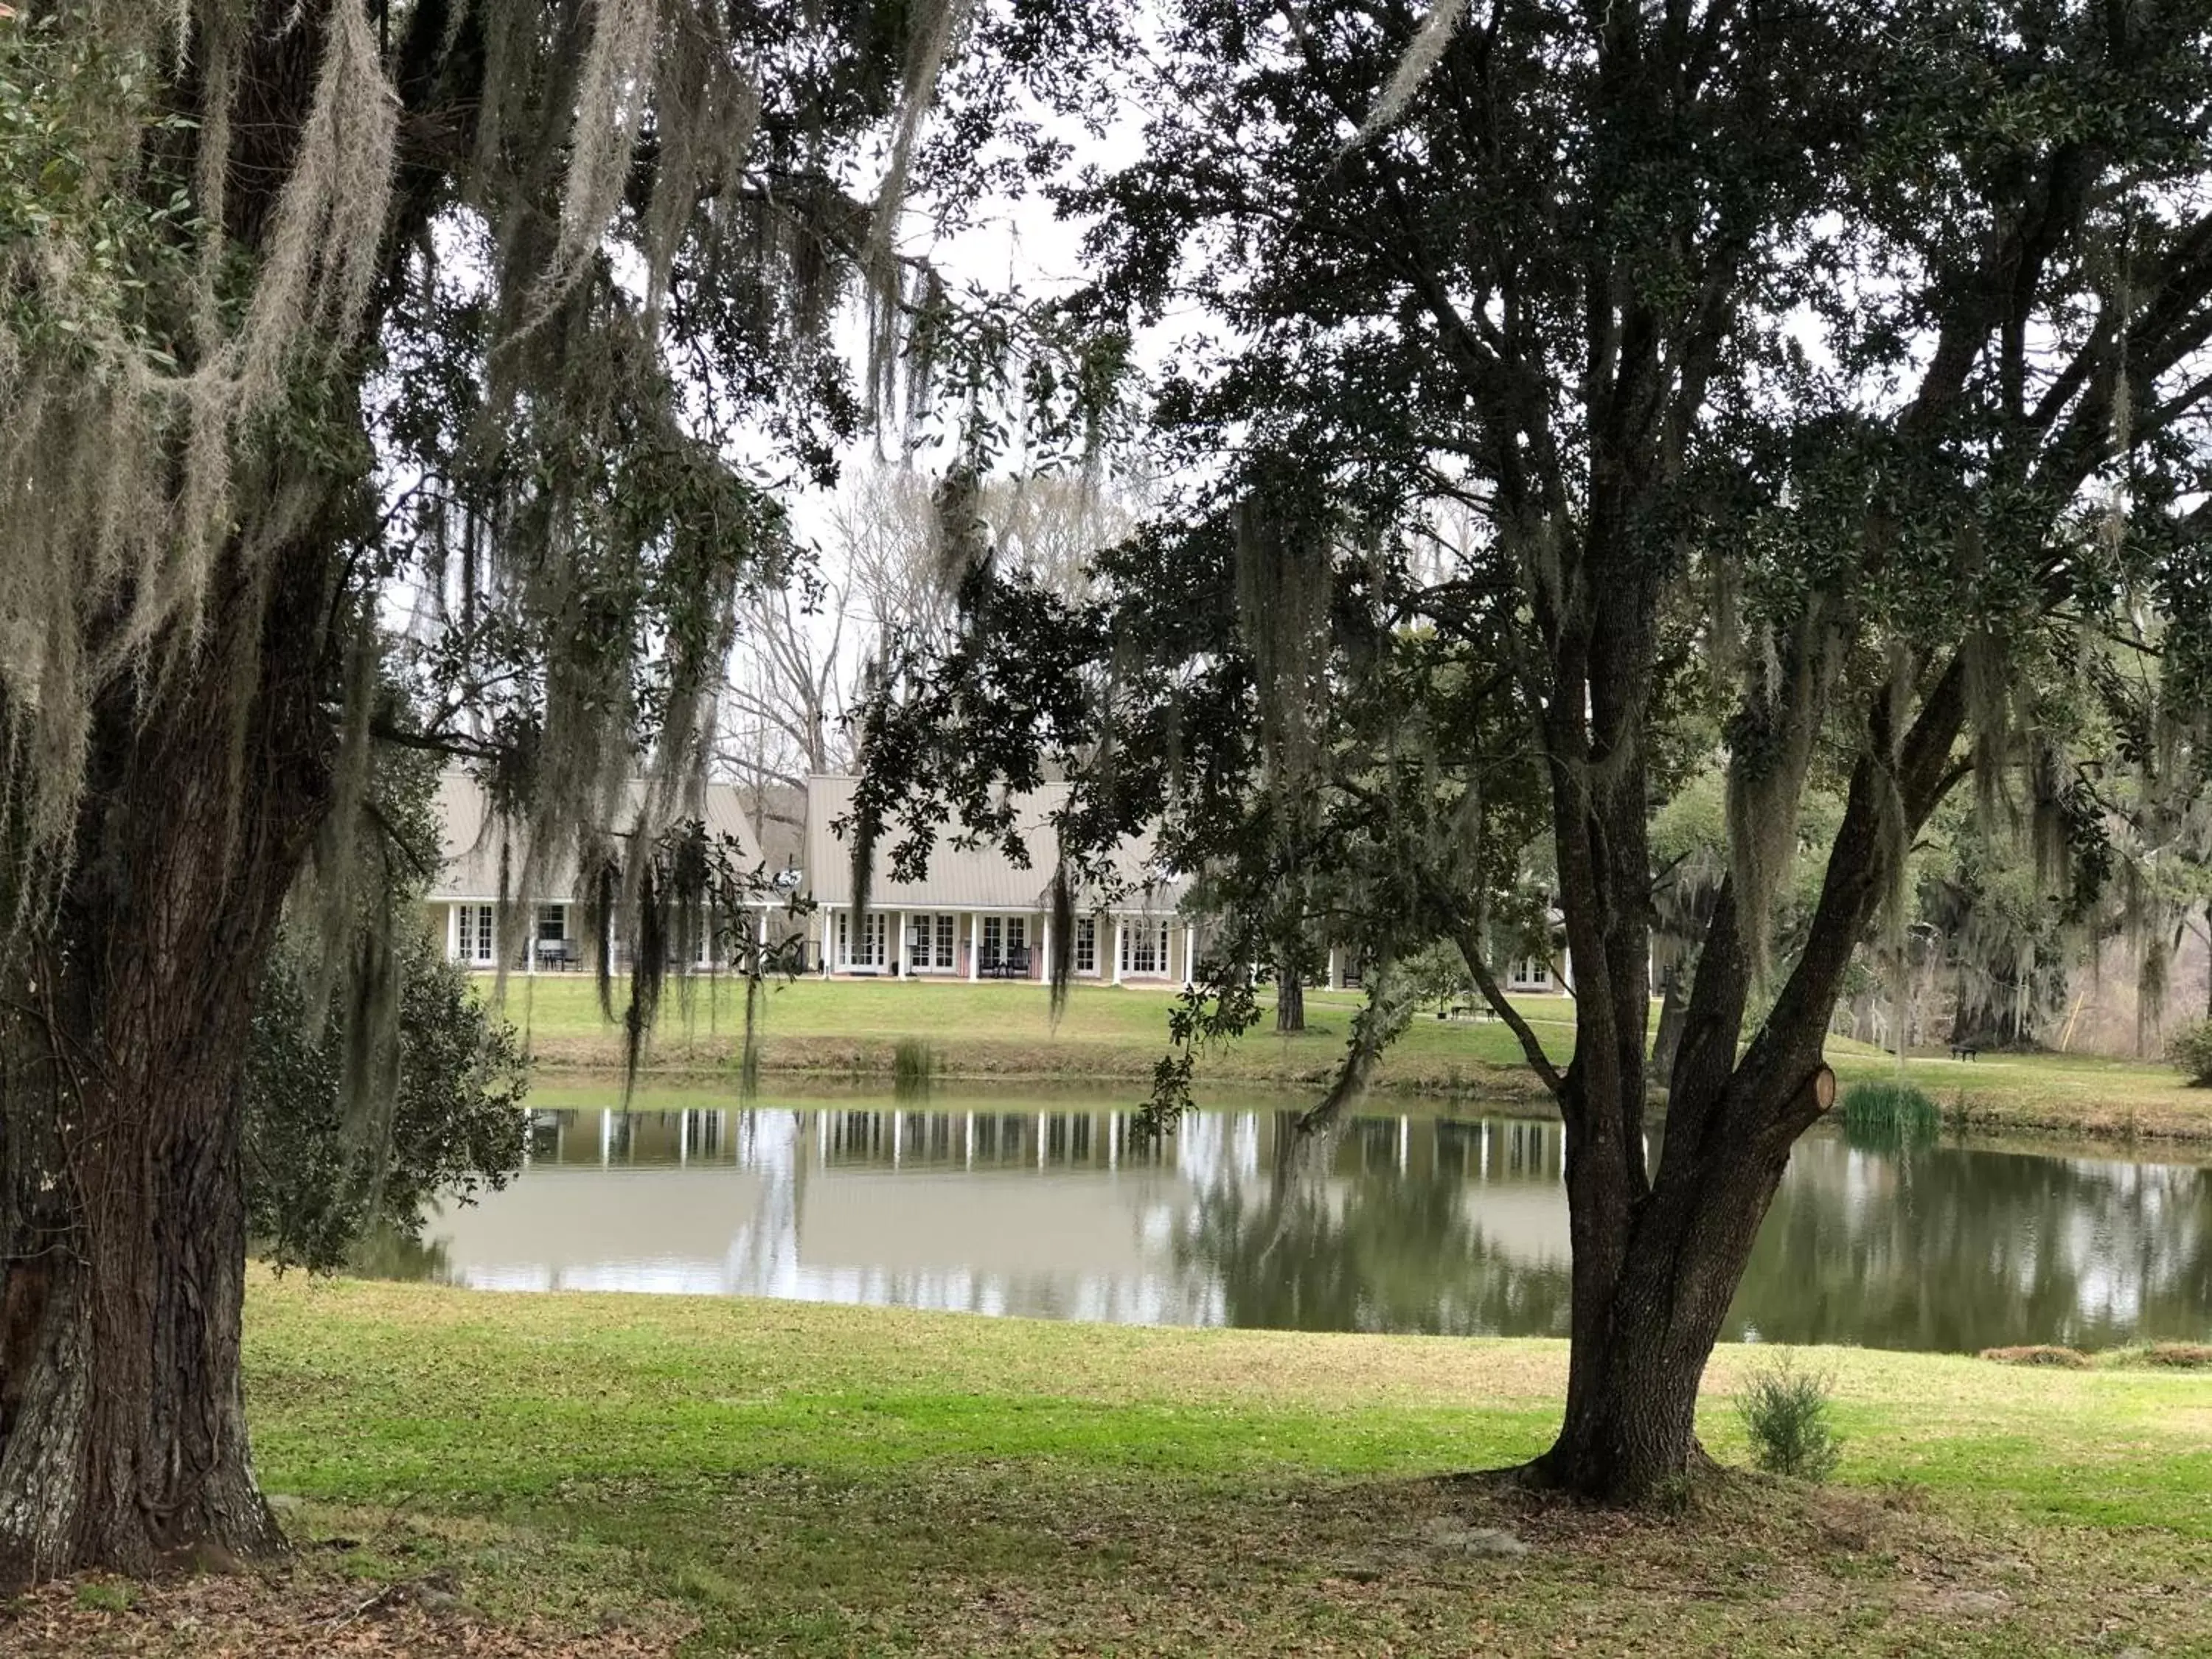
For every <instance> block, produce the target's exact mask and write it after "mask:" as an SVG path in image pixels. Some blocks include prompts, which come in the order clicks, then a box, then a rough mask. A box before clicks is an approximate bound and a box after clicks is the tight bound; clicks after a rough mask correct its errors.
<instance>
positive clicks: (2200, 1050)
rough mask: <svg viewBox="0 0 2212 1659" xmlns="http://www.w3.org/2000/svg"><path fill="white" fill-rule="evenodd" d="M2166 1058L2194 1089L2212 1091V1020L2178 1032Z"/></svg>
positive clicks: (2174, 1035) (2173, 1038) (2199, 1021)
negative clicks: (2177, 1068)
mask: <svg viewBox="0 0 2212 1659" xmlns="http://www.w3.org/2000/svg"><path fill="white" fill-rule="evenodd" d="M2166 1058H2167V1059H2168V1060H2172V1062H2173V1063H2174V1065H2175V1066H2177V1067H2179V1070H2180V1072H2181V1074H2182V1076H2184V1077H2185V1078H2187V1079H2189V1081H2190V1083H2191V1085H2193V1086H2194V1087H2197V1088H2199V1089H2212V1019H2200V1020H2198V1021H2197V1023H2196V1024H2193V1025H2185V1026H2183V1027H2182V1028H2181V1029H2180V1030H2178V1031H2176V1032H2175V1033H2174V1034H2173V1036H2172V1038H2171V1039H2170V1040H2169V1041H2168V1042H2167V1043H2166Z"/></svg>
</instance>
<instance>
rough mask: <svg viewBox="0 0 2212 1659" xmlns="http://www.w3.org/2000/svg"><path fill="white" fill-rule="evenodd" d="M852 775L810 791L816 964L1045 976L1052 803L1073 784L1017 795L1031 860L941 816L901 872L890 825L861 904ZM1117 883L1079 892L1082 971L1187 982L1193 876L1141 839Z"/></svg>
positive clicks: (920, 973)
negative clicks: (1022, 860) (848, 837)
mask: <svg viewBox="0 0 2212 1659" xmlns="http://www.w3.org/2000/svg"><path fill="white" fill-rule="evenodd" d="M854 782H855V780H854V779H852V778H849V777H819V776H817V777H813V778H810V779H809V780H807V791H806V849H807V850H806V882H807V884H808V886H809V887H810V888H811V891H812V894H813V897H814V900H815V902H816V903H817V906H819V908H818V910H817V914H816V916H815V931H814V935H813V937H814V940H815V954H814V958H813V961H814V965H816V966H817V967H818V968H819V969H821V970H822V971H823V972H824V973H829V974H849V975H857V976H876V975H883V976H886V977H888V976H899V977H909V976H910V977H913V978H916V979H932V978H934V979H969V980H975V979H1027V980H1042V979H1044V978H1046V977H1047V976H1048V974H1049V972H1050V963H1051V962H1052V952H1053V949H1054V939H1053V937H1052V927H1053V922H1052V878H1053V871H1054V868H1055V866H1056V865H1057V862H1058V860H1059V855H1060V842H1059V837H1058V836H1057V835H1056V834H1055V833H1054V829H1053V826H1052V823H1051V817H1050V815H1051V814H1052V812H1053V811H1054V810H1055V809H1056V808H1058V807H1059V806H1060V805H1062V804H1063V803H1064V802H1065V801H1066V799H1067V795H1068V786H1067V785H1066V784H1047V785H1045V786H1044V787H1042V788H1041V789H1038V790H1036V791H1035V792H1033V793H1030V794H1027V795H1024V796H1023V797H1021V798H1020V799H1018V801H1017V802H1016V803H1015V823H1016V827H1017V828H1018V830H1019V832H1020V835H1021V838H1022V841H1023V842H1024V846H1025V847H1026V848H1027V849H1028V852H1029V860H1030V861H1029V865H1028V867H1027V868H1024V867H1022V866H1018V865H1016V864H1015V863H1014V861H1013V860H1012V859H1010V858H1008V857H1007V856H1006V854H1005V853H1004V852H1003V851H1001V850H1000V848H998V847H996V846H985V847H975V848H963V847H959V846H956V845H955V844H954V841H955V837H956V836H957V831H958V826H957V824H948V825H946V826H945V827H944V828H942V829H940V830H939V836H938V839H937V843H936V845H935V847H934V848H933V849H932V851H931V854H930V860H929V872H928V874H927V876H926V877H925V878H923V879H921V880H920V881H911V882H909V881H896V880H894V879H892V877H891V872H890V858H891V848H892V846H893V845H894V844H895V843H896V841H897V839H898V836H899V831H898V829H897V828H896V826H893V828H892V829H891V830H890V833H889V834H887V836H885V838H884V843H883V844H882V845H881V846H879V847H878V848H877V849H876V852H877V859H876V863H877V869H876V873H875V876H874V878H873V881H872V885H871V887H870V890H869V894H868V908H867V912H866V915H863V916H861V917H860V919H859V920H858V921H855V920H854V912H853V854H852V849H851V848H850V847H849V846H848V844H847V843H846V842H843V841H842V840H840V839H839V838H838V836H837V835H836V831H835V830H834V829H832V828H831V825H832V824H834V823H837V822H838V821H839V820H841V819H842V818H844V817H847V816H848V814H849V813H850V812H851V811H852V805H853V790H854ZM1113 885H1114V887H1115V889H1116V891H1115V892H1112V893H1109V894H1103V895H1095V896H1094V895H1079V896H1078V899H1077V902H1076V906H1075V915H1074V919H1073V926H1074V937H1073V939H1072V940H1070V941H1069V963H1070V966H1071V969H1072V972H1073V977H1074V978H1075V979H1077V980H1079V981H1085V980H1088V981H1097V982H1100V983H1109V984H1116V985H1119V984H1124V983H1132V982H1150V983H1154V984H1178V985H1179V984H1182V983H1184V982H1186V981H1188V978H1189V976H1190V969H1191V964H1192V963H1193V961H1194V957H1195V956H1196V952H1197V948H1198V939H1197V933H1196V929H1195V927H1194V925H1193V924H1192V923H1191V922H1189V921H1187V920H1186V919H1185V918H1184V917H1183V916H1182V914H1181V912H1180V908H1179V906H1180V904H1181V902H1182V896H1183V893H1184V890H1185V889H1186V887H1187V885H1188V884H1187V883H1185V882H1184V881H1182V879H1180V878H1173V877H1166V876H1163V875H1162V874H1161V873H1160V872H1158V871H1156V870H1154V869H1152V867H1151V859H1150V846H1149V843H1148V842H1141V841H1140V842H1136V843H1134V844H1132V845H1131V846H1129V847H1127V848H1124V849H1123V850H1122V851H1121V853H1119V854H1117V855H1116V857H1115V881H1114V883H1113Z"/></svg>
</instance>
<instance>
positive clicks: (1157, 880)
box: [805, 775, 1188, 915]
mask: <svg viewBox="0 0 2212 1659" xmlns="http://www.w3.org/2000/svg"><path fill="white" fill-rule="evenodd" d="M856 781H857V780H855V779H853V778H849V777H826V776H823V775H816V776H813V777H811V778H809V779H808V780H807V781H806V867H805V878H806V884H807V885H808V886H809V887H810V888H811V890H812V891H813V895H814V897H815V899H816V901H817V902H820V903H823V904H831V905H848V904H850V903H851V902H853V850H852V848H851V846H850V845H849V844H848V842H845V841H844V840H842V838H841V837H840V836H838V835H837V834H836V831H835V830H834V829H832V828H831V827H830V826H831V825H832V823H835V822H836V820H837V819H839V818H842V817H845V816H846V815H847V814H848V813H849V812H850V811H852V808H853V791H854V785H855V783H856ZM1067 797H1068V786H1067V785H1066V784H1064V783H1048V784H1045V785H1043V786H1042V787H1040V788H1037V789H1034V790H1031V791H1030V792H1029V793H1026V794H1023V795H1019V796H1016V797H1014V798H1013V807H1014V825H1015V828H1016V829H1018V831H1019V833H1020V835H1021V838H1022V841H1023V843H1024V846H1025V847H1026V848H1027V849H1028V852H1029V858H1030V861H1029V867H1028V868H1026V869H1024V868H1022V867H1020V866H1018V865H1016V864H1015V863H1014V861H1013V860H1012V859H1011V858H1008V857H1007V856H1006V854H1005V853H1004V852H1002V851H1001V850H1000V848H998V846H997V845H995V844H991V845H986V846H981V847H962V846H959V845H957V844H956V843H957V833H958V830H959V828H960V826H959V825H958V824H957V823H949V824H945V825H943V826H941V827H940V828H939V832H938V837H937V844H936V846H935V847H934V848H933V849H932V850H931V853H930V855H929V872H928V874H927V875H926V876H925V877H923V878H922V879H921V880H920V881H894V880H893V879H891V874H890V851H891V848H892V847H893V846H894V845H896V842H898V841H899V839H900V838H901V836H902V830H901V829H900V827H899V825H898V824H897V823H893V824H892V825H891V826H890V833H889V834H888V836H886V837H885V840H884V843H883V845H882V846H880V847H879V848H878V849H877V851H878V859H877V872H876V878H875V880H874V882H873V883H872V884H871V886H870V889H869V893H868V903H869V905H870V907H871V908H882V909H893V910H1043V909H1048V908H1051V902H1052V872H1053V869H1054V866H1055V865H1056V864H1057V863H1058V862H1059V860H1060V837H1059V836H1058V835H1057V834H1056V833H1055V832H1054V829H1053V826H1052V821H1051V814H1052V813H1053V812H1054V811H1055V810H1056V809H1057V808H1058V807H1060V805H1062V804H1063V803H1064V802H1066V799H1067ZM1113 864H1114V873H1115V878H1116V885H1118V886H1119V887H1120V888H1121V889H1122V891H1121V893H1120V894H1119V895H1118V896H1116V897H1115V900H1114V902H1112V903H1111V904H1104V903H1093V904H1090V905H1087V906H1085V907H1084V908H1091V909H1109V910H1112V911H1115V912H1117V913H1120V914H1121V915H1146V914H1159V913H1164V912H1167V911H1171V910H1173V909H1174V908H1176V905H1177V904H1178V903H1180V902H1182V896H1183V893H1184V891H1185V890H1186V889H1187V888H1188V882H1187V881H1185V880H1184V879H1182V878H1181V877H1176V876H1164V875H1163V874H1162V873H1161V872H1159V871H1158V870H1157V869H1155V868H1153V867H1152V837H1151V836H1149V835H1146V836H1139V837H1138V838H1137V839H1135V840H1133V841H1131V842H1124V843H1123V844H1122V846H1121V848H1118V849H1117V850H1116V851H1115V854H1114V860H1113Z"/></svg>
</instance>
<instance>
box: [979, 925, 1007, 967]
mask: <svg viewBox="0 0 2212 1659" xmlns="http://www.w3.org/2000/svg"><path fill="white" fill-rule="evenodd" d="M1005 949H1006V919H1005V918H1004V917H1003V916H986V917H984V918H983V961H984V963H985V965H986V966H987V965H989V964H990V963H994V962H996V961H998V960H999V957H1000V953H1001V952H1002V951H1004V950H1005Z"/></svg>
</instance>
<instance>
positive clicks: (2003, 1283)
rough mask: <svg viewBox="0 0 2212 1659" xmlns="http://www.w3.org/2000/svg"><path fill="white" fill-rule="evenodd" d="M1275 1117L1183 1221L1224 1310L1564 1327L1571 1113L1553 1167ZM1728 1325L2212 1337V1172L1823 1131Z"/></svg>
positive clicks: (1399, 1124) (1382, 1128)
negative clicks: (1260, 1143) (1240, 1177)
mask: <svg viewBox="0 0 2212 1659" xmlns="http://www.w3.org/2000/svg"><path fill="white" fill-rule="evenodd" d="M1271 1127H1273V1134H1272V1135H1271V1136H1270V1137H1268V1139H1270V1140H1272V1142H1273V1148H1274V1151H1275V1156H1274V1159H1273V1176H1272V1178H1271V1179H1269V1180H1267V1181H1266V1182H1238V1181H1237V1180H1234V1179H1233V1178H1221V1179H1217V1180H1214V1181H1212V1182H1209V1183H1208V1184H1206V1186H1204V1187H1203V1188H1201V1189H1200V1191H1199V1192H1198V1193H1197V1194H1195V1196H1194V1201H1193V1203H1192V1205H1191V1206H1190V1208H1189V1209H1188V1212H1187V1213H1186V1215H1185V1217H1184V1218H1183V1222H1182V1225H1181V1227H1180V1228H1179V1229H1178V1231H1177V1232H1176V1236H1175V1240H1174V1248H1175V1250H1176V1261H1177V1265H1178V1267H1180V1268H1181V1269H1182V1271H1184V1272H1187V1273H1199V1274H1206V1275H1211V1276H1212V1277H1213V1278H1214V1279H1216V1280H1217V1281H1218V1285H1219V1287H1220V1290H1221V1293H1222V1296H1223V1298H1224V1304H1225V1311H1226V1315H1227V1318H1228V1321H1229V1322H1230V1323H1231V1324H1237V1325H1260V1326H1278V1327H1285V1328H1295V1329H1304V1330H1358V1331H1404V1332H1423V1333H1429V1334H1465V1335H1474V1334H1511V1335H1546V1334H1565V1330H1566V1328H1567V1305H1568V1295H1569V1278H1568V1267H1567V1260H1566V1256H1565V1250H1564V1243H1565V1237H1564V1216H1565V1210H1564V1204H1563V1203H1559V1205H1558V1215H1559V1228H1560V1231H1559V1234H1558V1236H1557V1237H1556V1240H1554V1239H1553V1238H1551V1237H1547V1236H1546V1235H1545V1233H1544V1231H1543V1230H1542V1229H1541V1227H1534V1228H1532V1226H1531V1225H1530V1214H1529V1211H1528V1200H1529V1199H1530V1198H1531V1197H1534V1196H1535V1195H1536V1194H1537V1193H1538V1192H1539V1191H1541V1192H1542V1193H1543V1200H1544V1201H1545V1202H1547V1203H1556V1202H1557V1200H1558V1194H1557V1188H1556V1179H1557V1176H1556V1162H1555V1158H1556V1152H1557V1140H1558V1137H1559V1130H1558V1129H1557V1127H1555V1126H1543V1127H1541V1130H1540V1131H1539V1132H1540V1133H1541V1134H1542V1135H1543V1136H1544V1137H1545V1139H1546V1141H1547V1152H1549V1153H1550V1154H1551V1156H1549V1157H1547V1158H1542V1159H1539V1160H1534V1163H1535V1164H1537V1165H1538V1166H1539V1167H1533V1168H1532V1167H1528V1166H1526V1165H1523V1166H1522V1167H1516V1168H1511V1169H1498V1168H1489V1169H1483V1170H1477V1169H1474V1168H1470V1167H1469V1165H1468V1159H1467V1158H1465V1157H1464V1156H1463V1155H1455V1150H1456V1152H1457V1153H1458V1154H1463V1153H1464V1151H1465V1146H1466V1145H1467V1144H1468V1143H1470V1142H1471V1140H1472V1138H1473V1137H1475V1136H1479V1135H1481V1134H1483V1133H1486V1132H1488V1131H1491V1130H1493V1129H1494V1127H1495V1126H1489V1125H1481V1124H1455V1123H1451V1122H1449V1121H1439V1122H1437V1123H1436V1124H1434V1125H1433V1126H1431V1125H1430V1124H1427V1123H1421V1124H1419V1125H1418V1126H1414V1125H1409V1124H1408V1123H1407V1121H1405V1120H1401V1119H1388V1120H1377V1119H1356V1120H1353V1121H1352V1122H1350V1123H1348V1124H1346V1126H1345V1127H1344V1128H1343V1130H1342V1132H1341V1133H1340V1136H1339V1137H1338V1138H1336V1139H1334V1141H1332V1142H1322V1143H1318V1144H1313V1145H1310V1146H1309V1147H1308V1149H1307V1151H1306V1152H1305V1154H1304V1156H1300V1155H1298V1153H1297V1150H1296V1137H1295V1135H1294V1133H1292V1131H1291V1128H1290V1127H1289V1117H1288V1115H1280V1116H1279V1117H1278V1118H1277V1119H1276V1121H1274V1123H1273V1125H1272V1126H1271ZM1532 1127H1535V1126H1516V1130H1517V1131H1518V1132H1521V1133H1527V1132H1528V1130H1529V1129H1531V1128H1532ZM1431 1133H1433V1136H1434V1138H1435V1146H1434V1151H1433V1153H1432V1154H1431V1156H1428V1157H1422V1156H1419V1149H1420V1147H1421V1143H1422V1142H1423V1140H1424V1139H1427V1138H1428V1137H1430V1136H1431ZM1409 1139H1410V1141H1411V1148H1410V1149H1408V1148H1407V1141H1408V1140H1409ZM1455 1139H1456V1140H1458V1141H1460V1142H1461V1143H1462V1144H1461V1145H1460V1146H1459V1147H1458V1148H1457V1149H1455V1147H1454V1146H1453V1143H1454V1141H1455ZM1378 1147H1380V1148H1383V1149H1385V1150H1386V1152H1387V1150H1388V1149H1389V1148H1392V1147H1396V1148H1398V1149H1400V1151H1401V1155H1400V1156H1398V1157H1395V1158H1393V1157H1389V1156H1387V1155H1386V1156H1382V1157H1378V1156H1376V1151H1377V1148H1378ZM1407 1150H1411V1151H1412V1152H1413V1154H1414V1155H1412V1156H1407V1155H1405V1152H1407ZM1659 1151H1660V1148H1659V1147H1658V1146H1656V1144H1655V1146H1654V1147H1653V1155H1654V1157H1655V1158H1656V1156H1657V1155H1658V1153H1659ZM1286 1158H1287V1161H1286ZM1546 1164H1548V1165H1549V1166H1550V1167H1549V1168H1545V1167H1541V1166H1542V1165H1546ZM1554 1246H1556V1248H1553V1247H1554ZM1726 1334H1728V1335H1729V1337H1730V1338H1732V1339H1737V1340H1741V1339H1743V1338H1747V1337H1757V1338H1759V1339H1761V1340H1768V1341H1780V1342H1790V1343H1805V1342H1854V1343H1862V1344H1866V1345H1869V1346H1881V1347H1896V1348H1911V1349H1921V1350H1948V1351H1952V1352H1960V1351H1966V1352H1971V1351H1973V1350H1976V1349H1979V1348H1983V1347H1991V1346H2001V1345H2005V1344H2011V1343H2022V1342H2063V1343H2067V1344H2069V1345H2073V1346H2082V1347H2088V1348H2101V1347H2108V1346H2115V1345H2118V1344H2120V1343H2124V1342H2129V1341H2136V1340H2204V1339H2205V1338H2206V1337H2207V1336H2208V1335H2212V1170H2207V1169H2202V1168H2197V1167H2193V1166H2190V1165H2183V1164H2134V1163H2125V1162H2120V1161H2116V1160H2109V1159H2102V1158H2060V1157H2052V1156H2047V1155H2043V1154H2038V1153H2027V1152H1997V1151H1991V1150H1986V1149H1982V1148H1975V1147H1967V1146H1948V1145H1947V1146H1924V1147H1921V1148H1917V1149H1912V1150H1899V1151H1894V1152H1872V1151H1867V1150H1863V1149H1858V1148H1854V1147H1852V1146H1848V1145H1846V1144H1845V1143H1844V1141H1843V1140H1842V1139H1831V1138H1826V1137H1816V1138H1814V1139H1808V1140H1807V1141H1806V1142H1804V1143H1802V1145H1801V1146H1799V1147H1798V1149H1797V1151H1796V1154H1795V1156H1794V1157H1793V1158H1792V1160H1791V1164H1790V1170H1789V1173H1788V1176H1786V1178H1785V1179H1784V1182H1783V1186H1782V1188H1781V1191H1780V1193H1779V1194H1778V1196H1777V1198H1776V1200H1775V1204H1774V1207H1773V1210H1772V1212H1771V1213H1770V1215H1769V1217H1768V1218H1767V1222H1766V1225H1765V1229H1764V1231H1762V1233H1761V1235H1760V1237H1759V1246H1758V1249H1757V1250H1756V1252H1755V1253H1754V1254H1753V1258H1752V1262H1751V1267H1750V1270H1749V1272H1748V1273H1747V1274H1746V1276H1745V1279H1744V1283H1743V1285H1742V1288H1741V1291H1740V1292H1739V1293H1738V1296H1737V1298H1736V1303H1735V1307H1734V1309H1733V1310H1731V1314H1730V1317H1729V1325H1728V1328H1727V1333H1726Z"/></svg>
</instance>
